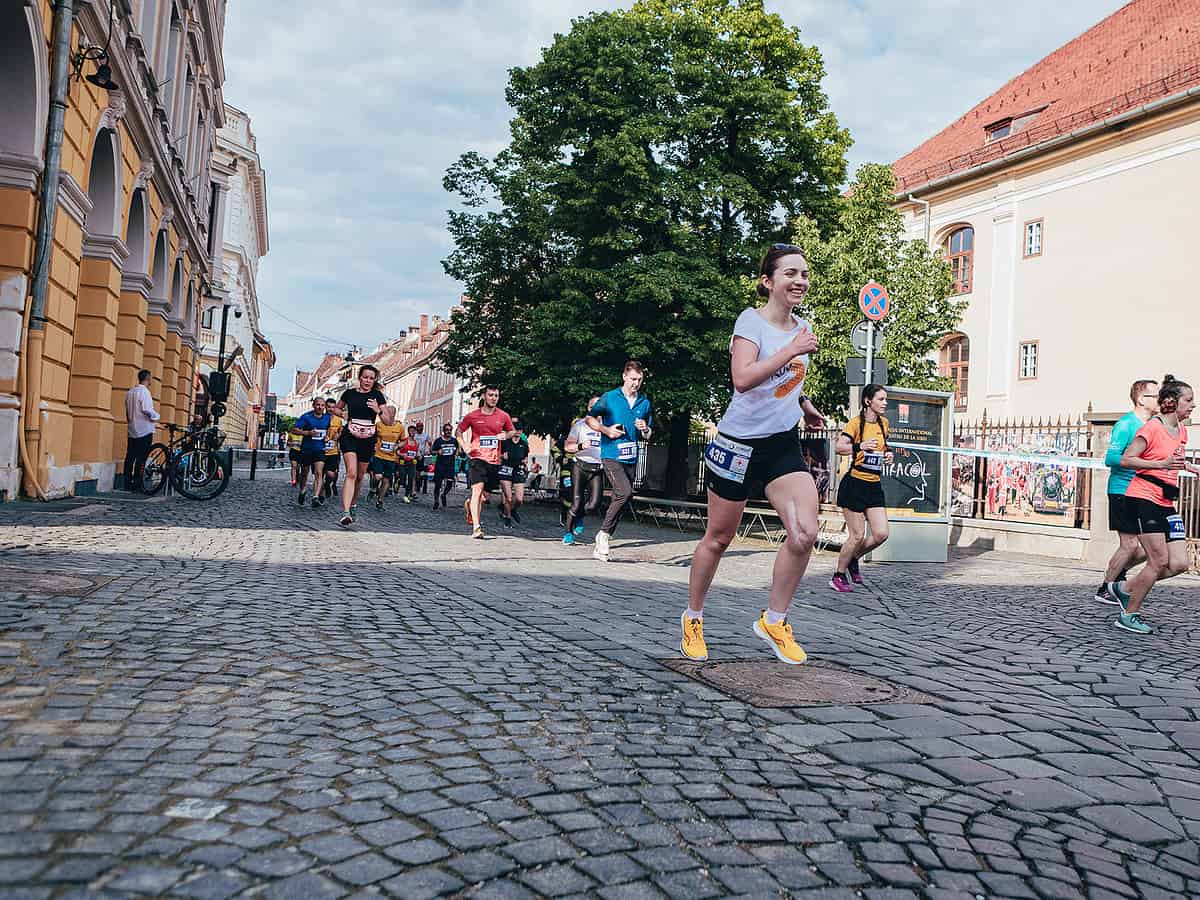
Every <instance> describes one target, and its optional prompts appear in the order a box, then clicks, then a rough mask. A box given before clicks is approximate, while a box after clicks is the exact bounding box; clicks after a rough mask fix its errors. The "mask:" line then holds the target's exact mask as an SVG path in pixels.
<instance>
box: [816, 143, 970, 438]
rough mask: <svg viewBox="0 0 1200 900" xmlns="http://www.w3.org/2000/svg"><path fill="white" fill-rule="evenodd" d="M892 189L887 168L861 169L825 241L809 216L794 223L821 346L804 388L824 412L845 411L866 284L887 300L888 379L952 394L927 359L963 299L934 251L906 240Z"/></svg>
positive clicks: (951, 323)
mask: <svg viewBox="0 0 1200 900" xmlns="http://www.w3.org/2000/svg"><path fill="white" fill-rule="evenodd" d="M895 190H896V178H895V175H894V174H893V172H892V169H891V167H890V166H884V165H877V164H870V165H865V166H862V167H860V168H859V170H858V171H857V172H856V173H855V178H854V183H853V184H852V185H851V186H850V189H849V191H847V193H846V195H845V196H844V197H843V198H842V199H841V201H840V210H839V212H838V216H837V226H836V228H835V229H834V230H833V231H832V233H831V234H830V236H829V237H822V227H821V223H819V222H818V221H815V220H813V219H811V218H807V217H803V216H802V217H799V218H798V219H797V220H796V223H795V232H794V238H795V242H796V243H797V244H798V245H800V246H801V247H803V248H804V251H805V254H806V255H807V258H808V264H809V274H810V277H811V279H812V284H811V286H810V288H809V292H808V296H807V299H806V304H805V306H806V310H807V315H808V316H809V317H810V318H811V319H812V323H813V329H814V331H815V333H816V335H817V338H818V339H819V340H820V342H821V346H820V349H818V350H817V352H816V353H815V354H814V355H813V358H812V360H811V364H810V366H809V370H808V376H807V378H806V379H805V383H804V390H805V393H807V394H808V395H809V396H810V397H812V398H813V402H815V403H816V404H817V406H818V407H819V408H820V409H821V410H823V411H824V412H825V413H826V414H827V415H828V414H831V413H834V412H836V411H838V410H841V411H845V408H846V403H847V400H848V388H847V386H846V371H845V365H846V358H847V357H848V356H851V355H858V352H857V351H852V350H851V346H850V331H851V329H852V328H853V327H854V324H855V323H856V322H858V321H859V319H861V318H862V313H861V311H860V310H859V308H858V292H859V290H860V289H861V288H862V286H863V285H864V284H866V283H867V282H868V281H871V280H874V281H878V282H879V283H880V284H882V285H883V286H884V287H886V288H887V290H888V294H889V296H890V297H891V301H892V302H891V311H890V312H889V314H888V317H887V319H885V320H884V323H883V325H884V331H883V350H882V356H883V358H884V359H886V360H887V363H888V380H889V381H890V382H891V383H892V384H895V385H904V386H905V387H914V388H941V389H947V390H948V389H950V388H949V382H948V381H947V380H946V379H942V378H939V377H938V375H937V366H936V365H935V364H934V362H933V361H932V359H931V358H930V357H931V355H932V353H933V351H934V350H935V349H936V348H937V345H938V341H939V340H940V339H941V338H942V336H944V335H945V334H946V333H947V332H950V331H953V330H954V328H955V327H956V326H957V325H958V322H959V319H960V318H961V317H962V313H963V310H964V309H965V308H966V301H965V300H956V299H955V298H954V297H953V296H952V294H953V281H952V279H951V277H950V267H949V266H948V265H947V264H946V262H945V260H944V259H942V256H941V254H940V253H938V252H937V250H936V249H931V248H930V247H928V246H927V245H926V244H925V242H924V241H923V240H913V241H906V240H904V222H903V220H902V218H901V216H900V213H899V212H898V211H897V210H896V207H895V205H894V204H895Z"/></svg>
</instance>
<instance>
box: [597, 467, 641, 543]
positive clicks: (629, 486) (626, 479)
mask: <svg viewBox="0 0 1200 900" xmlns="http://www.w3.org/2000/svg"><path fill="white" fill-rule="evenodd" d="M601 464H602V465H603V466H604V474H605V475H607V476H608V483H609V484H611V485H612V502H611V503H609V504H608V511H607V512H606V513H605V514H604V524H603V525H601V526H600V530H601V531H603V532H604V533H606V534H608V535H613V534H616V531H617V523H618V522H619V521H621V513H623V512H625V507H626V506H628V505H629V498H630V497H632V496H633V476H634V474H635V472H636V471H637V463H623V462H620V461H619V460H615V459H605V460H601Z"/></svg>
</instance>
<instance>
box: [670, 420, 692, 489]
mask: <svg viewBox="0 0 1200 900" xmlns="http://www.w3.org/2000/svg"><path fill="white" fill-rule="evenodd" d="M691 424H692V415H691V413H690V412H681V413H677V414H675V415H674V416H672V417H671V428H670V443H669V444H668V446H667V484H666V488H667V490H666V494H667V496H668V497H680V498H682V497H686V496H687V483H688V437H689V435H690V433H691Z"/></svg>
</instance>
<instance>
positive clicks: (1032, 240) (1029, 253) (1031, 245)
mask: <svg viewBox="0 0 1200 900" xmlns="http://www.w3.org/2000/svg"><path fill="white" fill-rule="evenodd" d="M1045 221H1046V220H1045V219H1030V220H1029V221H1028V222H1026V223H1025V244H1024V254H1023V256H1022V258H1023V259H1034V258H1035V257H1038V256H1041V255H1042V249H1043V247H1044V246H1045V234H1046V225H1045Z"/></svg>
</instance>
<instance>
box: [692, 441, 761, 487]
mask: <svg viewBox="0 0 1200 900" xmlns="http://www.w3.org/2000/svg"><path fill="white" fill-rule="evenodd" d="M753 452H754V448H753V447H748V446H747V445H745V444H739V443H738V442H737V441H731V440H730V439H729V438H727V437H723V436H721V435H719V434H718V435H717V436H716V437H715V438H713V439H712V441H711V442H709V445H708V446H707V447H705V448H704V465H705V466H707V467H708V470H709V471H710V472H712V473H713V474H714V475H718V476H720V477H721V478H725V479H728V480H729V481H733V482H736V483H737V484H741V483H742V482H743V481H745V480H746V471H747V470H748V469H749V468H750V455H751V454H752V453H753Z"/></svg>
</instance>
